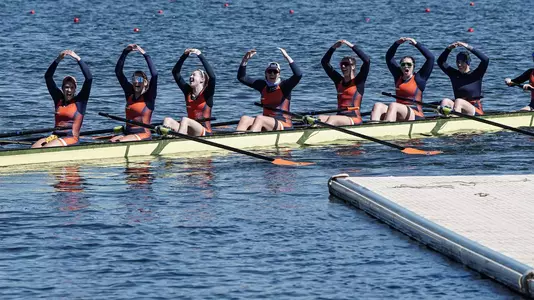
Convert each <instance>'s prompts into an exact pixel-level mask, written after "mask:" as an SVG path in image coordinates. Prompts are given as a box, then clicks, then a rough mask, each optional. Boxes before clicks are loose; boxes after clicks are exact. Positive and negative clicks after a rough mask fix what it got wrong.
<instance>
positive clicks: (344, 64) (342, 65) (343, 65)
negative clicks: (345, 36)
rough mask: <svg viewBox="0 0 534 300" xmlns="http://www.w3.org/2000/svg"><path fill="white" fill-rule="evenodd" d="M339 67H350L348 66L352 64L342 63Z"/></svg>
mask: <svg viewBox="0 0 534 300" xmlns="http://www.w3.org/2000/svg"><path fill="white" fill-rule="evenodd" d="M339 66H340V67H348V66H352V64H351V63H350V62H340V63H339Z"/></svg>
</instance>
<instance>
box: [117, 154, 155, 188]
mask: <svg viewBox="0 0 534 300" xmlns="http://www.w3.org/2000/svg"><path fill="white" fill-rule="evenodd" d="M124 174H125V175H126V183H127V184H128V189H130V190H142V191H152V184H153V183H154V174H153V173H152V170H151V166H150V161H142V162H135V163H134V162H127V163H126V169H125V170H124Z"/></svg>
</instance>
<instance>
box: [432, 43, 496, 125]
mask: <svg viewBox="0 0 534 300" xmlns="http://www.w3.org/2000/svg"><path fill="white" fill-rule="evenodd" d="M467 50H469V51H470V52H471V53H473V54H474V55H476V56H477V57H478V58H479V59H480V64H479V65H478V67H477V68H476V69H475V70H473V71H471V72H468V73H462V72H460V71H458V70H457V69H455V68H453V67H451V66H449V65H448V64H447V57H448V56H449V54H450V53H451V49H449V48H445V51H443V53H441V55H440V56H439V58H438V66H439V67H440V68H441V70H443V72H444V73H445V74H447V76H449V78H450V80H451V83H452V90H453V92H454V98H455V99H458V98H461V99H464V100H467V101H469V103H471V104H473V106H474V107H475V114H477V115H483V114H484V110H483V109H482V102H481V101H480V99H481V98H482V77H484V74H486V70H487V69H488V64H489V58H488V57H487V56H486V55H484V54H483V53H482V52H480V51H478V50H476V49H474V48H471V49H467Z"/></svg>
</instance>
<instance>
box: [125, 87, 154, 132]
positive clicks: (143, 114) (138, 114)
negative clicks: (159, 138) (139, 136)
mask: <svg viewBox="0 0 534 300" xmlns="http://www.w3.org/2000/svg"><path fill="white" fill-rule="evenodd" d="M126 119H129V120H135V121H137V122H143V123H145V124H150V122H151V121H152V110H151V109H149V108H148V107H147V106H146V103H145V98H144V95H141V97H139V99H134V95H133V94H132V95H130V96H129V97H128V99H127V100H126ZM141 129H142V130H141ZM126 132H130V133H140V132H146V133H150V130H149V129H148V128H143V127H139V126H135V125H131V124H126Z"/></svg>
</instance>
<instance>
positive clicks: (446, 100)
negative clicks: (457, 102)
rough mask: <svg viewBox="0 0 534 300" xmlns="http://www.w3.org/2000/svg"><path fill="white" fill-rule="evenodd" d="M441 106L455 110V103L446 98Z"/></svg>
mask: <svg viewBox="0 0 534 300" xmlns="http://www.w3.org/2000/svg"><path fill="white" fill-rule="evenodd" d="M440 105H441V106H447V107H450V108H453V107H454V101H453V100H451V99H449V98H445V99H443V100H441V103H440Z"/></svg>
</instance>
